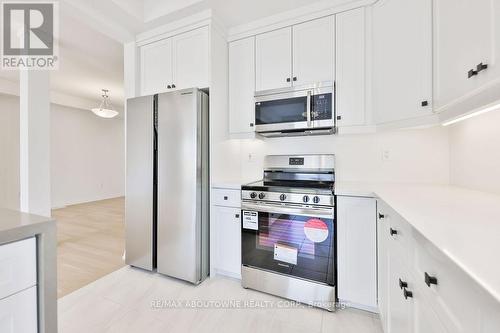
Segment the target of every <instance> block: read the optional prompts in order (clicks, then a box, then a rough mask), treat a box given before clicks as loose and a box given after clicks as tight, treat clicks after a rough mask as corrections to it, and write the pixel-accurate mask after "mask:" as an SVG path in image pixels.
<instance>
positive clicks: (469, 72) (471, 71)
mask: <svg viewBox="0 0 500 333" xmlns="http://www.w3.org/2000/svg"><path fill="white" fill-rule="evenodd" d="M476 75H477V71H475V70H473V69H471V70H470V71H468V72H467V77H468V78H469V79H470V78H471V77H473V76H476Z"/></svg>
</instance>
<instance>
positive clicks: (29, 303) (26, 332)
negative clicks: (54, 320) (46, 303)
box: [0, 286, 38, 333]
mask: <svg viewBox="0 0 500 333" xmlns="http://www.w3.org/2000/svg"><path fill="white" fill-rule="evenodd" d="M0 332H2V333H21V332H22V333H36V332H38V315H37V288H36V286H34V287H31V288H29V289H26V290H24V291H21V292H19V293H17V294H15V295H12V296H10V297H7V298H4V299H2V300H0Z"/></svg>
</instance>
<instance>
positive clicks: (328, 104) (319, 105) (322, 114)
mask: <svg viewBox="0 0 500 333" xmlns="http://www.w3.org/2000/svg"><path fill="white" fill-rule="evenodd" d="M312 103H313V105H312V110H313V113H314V117H313V119H314V120H328V119H332V117H333V112H332V109H333V107H332V106H333V103H332V94H331V93H330V94H320V95H314V96H313V98H312Z"/></svg>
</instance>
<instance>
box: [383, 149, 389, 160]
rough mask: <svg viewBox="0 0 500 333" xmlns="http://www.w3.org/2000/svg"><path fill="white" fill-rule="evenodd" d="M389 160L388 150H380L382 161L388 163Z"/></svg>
mask: <svg viewBox="0 0 500 333" xmlns="http://www.w3.org/2000/svg"><path fill="white" fill-rule="evenodd" d="M390 160H391V152H390V150H388V149H384V150H382V161H390Z"/></svg>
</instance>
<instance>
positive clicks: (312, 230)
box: [304, 219, 328, 243]
mask: <svg viewBox="0 0 500 333" xmlns="http://www.w3.org/2000/svg"><path fill="white" fill-rule="evenodd" d="M304 233H305V234H306V237H307V238H308V239H309V240H310V241H312V242H314V243H321V242H324V241H325V240H326V239H327V238H328V226H327V225H326V223H325V222H323V221H321V220H320V219H310V220H308V221H307V222H306V224H304Z"/></svg>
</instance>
